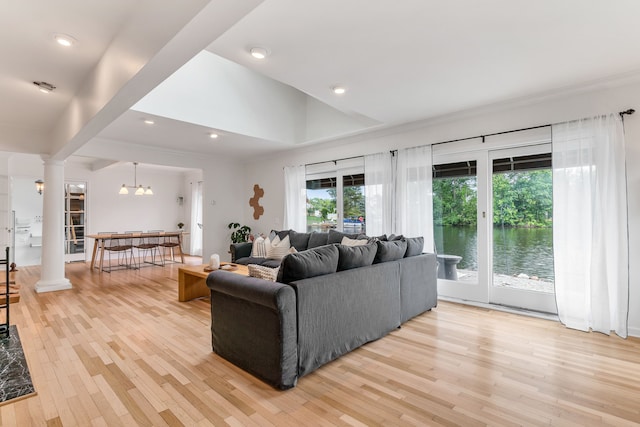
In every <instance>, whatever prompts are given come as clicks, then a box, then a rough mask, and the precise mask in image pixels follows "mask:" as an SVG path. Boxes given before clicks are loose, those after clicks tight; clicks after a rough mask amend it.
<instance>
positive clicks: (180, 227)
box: [178, 222, 184, 230]
mask: <svg viewBox="0 0 640 427" xmlns="http://www.w3.org/2000/svg"><path fill="white" fill-rule="evenodd" d="M182 227H184V222H179V223H178V230H182Z"/></svg>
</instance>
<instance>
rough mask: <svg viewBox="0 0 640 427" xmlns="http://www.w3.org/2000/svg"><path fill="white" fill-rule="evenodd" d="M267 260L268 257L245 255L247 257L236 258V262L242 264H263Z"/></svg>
mask: <svg viewBox="0 0 640 427" xmlns="http://www.w3.org/2000/svg"><path fill="white" fill-rule="evenodd" d="M265 261H267V259H266V258H258V257H251V256H245V257H242V258H238V259H237V260H235V263H236V264H242V265H249V264H257V265H262V264H263V263H264V262H265Z"/></svg>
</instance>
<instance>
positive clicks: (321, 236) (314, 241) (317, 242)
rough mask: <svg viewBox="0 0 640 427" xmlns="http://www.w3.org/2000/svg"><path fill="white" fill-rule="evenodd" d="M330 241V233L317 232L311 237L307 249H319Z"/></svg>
mask: <svg viewBox="0 0 640 427" xmlns="http://www.w3.org/2000/svg"><path fill="white" fill-rule="evenodd" d="M328 239H329V233H316V232H315V231H314V232H312V233H311V235H310V236H309V243H307V249H311V248H317V247H318V246H324V245H326V244H327V242H328Z"/></svg>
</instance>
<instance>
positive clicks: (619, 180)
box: [552, 114, 629, 337]
mask: <svg viewBox="0 0 640 427" xmlns="http://www.w3.org/2000/svg"><path fill="white" fill-rule="evenodd" d="M552 129H553V139H552V146H553V249H554V264H555V287H556V301H557V305H558V316H559V317H560V321H562V323H564V324H565V325H566V326H568V327H570V328H574V329H579V330H583V331H588V330H589V329H592V330H594V331H599V332H603V333H605V334H609V333H610V332H611V331H612V330H613V331H615V332H616V333H617V334H618V335H620V336H621V337H626V336H627V317H628V311H629V274H628V271H629V269H628V267H629V255H628V238H627V231H628V230H627V224H628V223H627V195H626V189H627V185H626V176H625V147H624V133H623V127H622V121H621V119H620V117H619V116H618V115H617V114H611V115H608V116H601V117H594V118H589V119H583V120H577V121H572V122H568V123H562V124H559V125H554V126H553V128H552Z"/></svg>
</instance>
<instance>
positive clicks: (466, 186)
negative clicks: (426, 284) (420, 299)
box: [432, 153, 488, 301]
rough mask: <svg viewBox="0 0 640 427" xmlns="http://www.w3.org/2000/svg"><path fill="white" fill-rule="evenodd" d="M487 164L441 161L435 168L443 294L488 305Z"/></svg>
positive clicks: (465, 157)
mask: <svg viewBox="0 0 640 427" xmlns="http://www.w3.org/2000/svg"><path fill="white" fill-rule="evenodd" d="M485 169H486V160H483V158H482V155H481V154H475V155H469V154H468V153H467V154H462V155H448V156H438V158H436V159H434V165H433V184H432V185H433V223H434V224H433V225H434V238H435V247H436V252H437V256H438V292H439V294H440V295H444V296H448V297H453V298H460V299H468V300H474V301H486V300H487V298H488V297H487V280H486V276H487V274H486V271H487V270H486V268H487V261H488V260H487V253H486V251H485V250H483V248H484V247H485V246H486V233H485V232H484V230H485V227H483V224H484V223H485V222H486V208H485V204H486V203H485V200H486V188H487V186H486V182H485V181H486V178H485V177H486V170H485Z"/></svg>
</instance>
